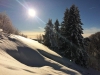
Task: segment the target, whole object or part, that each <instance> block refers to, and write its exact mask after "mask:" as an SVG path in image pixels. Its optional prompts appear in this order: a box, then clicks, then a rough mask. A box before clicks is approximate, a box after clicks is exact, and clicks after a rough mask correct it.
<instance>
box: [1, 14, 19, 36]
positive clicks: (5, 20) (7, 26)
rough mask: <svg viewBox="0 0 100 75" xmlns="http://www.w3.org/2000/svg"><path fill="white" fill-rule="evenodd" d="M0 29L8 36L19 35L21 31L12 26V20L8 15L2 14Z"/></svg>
mask: <svg viewBox="0 0 100 75" xmlns="http://www.w3.org/2000/svg"><path fill="white" fill-rule="evenodd" d="M0 28H1V29H3V31H4V32H5V33H8V34H19V31H18V30H17V29H16V28H15V27H14V26H13V25H12V22H11V20H10V18H9V17H8V16H7V14H6V13H4V12H2V13H0Z"/></svg>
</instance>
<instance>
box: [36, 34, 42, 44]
mask: <svg viewBox="0 0 100 75" xmlns="http://www.w3.org/2000/svg"><path fill="white" fill-rule="evenodd" d="M37 41H38V42H40V43H42V42H43V35H41V34H39V35H37Z"/></svg>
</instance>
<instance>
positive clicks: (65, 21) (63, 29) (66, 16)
mask: <svg viewBox="0 0 100 75" xmlns="http://www.w3.org/2000/svg"><path fill="white" fill-rule="evenodd" d="M68 19H69V9H68V8H67V9H66V11H65V13H64V18H63V22H62V24H61V28H60V32H61V35H62V36H64V37H66V32H67V27H68Z"/></svg>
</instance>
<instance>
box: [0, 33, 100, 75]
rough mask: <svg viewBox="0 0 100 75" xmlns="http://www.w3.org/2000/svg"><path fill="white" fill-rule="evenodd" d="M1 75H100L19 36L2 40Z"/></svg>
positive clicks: (0, 43)
mask: <svg viewBox="0 0 100 75" xmlns="http://www.w3.org/2000/svg"><path fill="white" fill-rule="evenodd" d="M0 75H100V73H99V72H97V71H94V70H92V69H91V70H90V69H89V70H88V69H84V68H82V67H79V66H77V65H75V64H74V63H72V62H71V61H70V60H68V59H65V58H63V57H62V56H60V55H59V54H57V53H55V52H54V51H52V50H50V49H49V48H47V47H46V46H44V45H42V44H40V43H38V42H37V41H34V40H31V39H27V38H24V37H21V36H17V35H11V36H9V38H6V37H4V39H1V40H0Z"/></svg>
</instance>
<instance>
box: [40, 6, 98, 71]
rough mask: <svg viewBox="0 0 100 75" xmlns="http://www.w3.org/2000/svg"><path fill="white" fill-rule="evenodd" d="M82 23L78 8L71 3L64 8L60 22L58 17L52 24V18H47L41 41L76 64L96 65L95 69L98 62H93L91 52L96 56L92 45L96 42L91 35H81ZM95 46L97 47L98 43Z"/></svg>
mask: <svg viewBox="0 0 100 75" xmlns="http://www.w3.org/2000/svg"><path fill="white" fill-rule="evenodd" d="M82 25H83V23H82V22H81V18H80V14H79V9H78V7H76V6H75V5H72V6H71V7H70V8H69V9H68V8H67V9H66V11H65V13H64V17H63V21H62V22H61V23H59V21H58V19H57V20H56V21H55V23H54V24H53V23H52V19H49V20H48V22H47V24H46V27H45V34H44V35H43V42H42V43H43V44H44V45H46V46H47V47H49V48H50V49H52V50H54V51H56V52H58V53H59V54H61V55H62V56H64V57H67V58H68V59H70V60H71V61H73V62H75V63H76V64H78V65H81V66H84V67H92V68H95V67H96V68H95V69H97V63H99V62H97V63H96V64H95V63H94V62H95V61H93V60H91V58H92V57H93V54H95V55H96V56H97V54H96V52H98V50H96V52H94V48H95V47H96V46H95V47H94V45H93V44H95V45H96V44H97V43H93V40H95V39H94V38H92V37H93V35H92V36H90V37H88V38H84V37H83V36H82V34H83V28H82ZM99 34H100V33H99ZM99 40H100V38H99ZM97 41H98V40H97ZM98 42H99V41H98ZM92 45H93V46H92ZM92 47H93V48H92ZM97 48H99V44H98V47H97ZM99 55H100V54H99ZM99 55H98V56H99ZM91 56H92V57H91ZM94 58H95V59H96V58H98V57H94ZM96 61H100V60H96ZM94 66H95V67H94ZM98 66H100V65H98ZM97 70H98V69H97Z"/></svg>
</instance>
